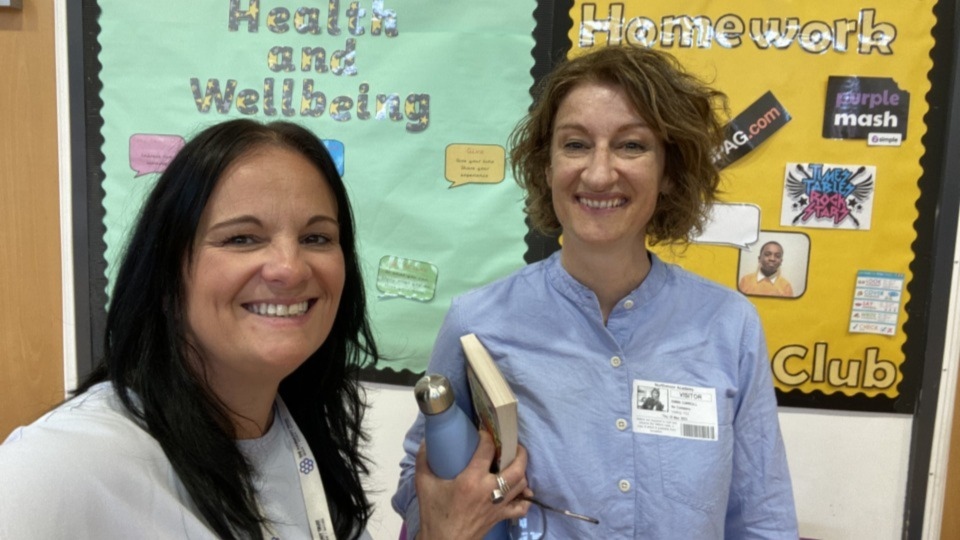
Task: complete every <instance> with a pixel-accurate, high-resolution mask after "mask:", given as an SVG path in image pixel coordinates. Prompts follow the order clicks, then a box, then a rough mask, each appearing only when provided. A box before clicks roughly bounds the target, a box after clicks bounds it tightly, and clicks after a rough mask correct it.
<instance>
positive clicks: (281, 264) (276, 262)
mask: <svg viewBox="0 0 960 540" xmlns="http://www.w3.org/2000/svg"><path fill="white" fill-rule="evenodd" d="M262 274H263V278H264V280H266V281H267V282H268V283H273V284H276V285H279V286H282V287H292V286H295V285H298V284H300V283H302V282H304V281H305V280H306V279H307V277H308V276H309V274H310V269H309V267H308V265H307V261H306V259H304V257H303V251H302V249H301V246H300V243H299V242H297V241H289V240H284V241H275V242H273V244H272V245H271V246H270V249H268V250H267V258H266V260H265V261H264V264H263V268H262Z"/></svg>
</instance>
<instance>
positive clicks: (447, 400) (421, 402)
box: [413, 373, 453, 415]
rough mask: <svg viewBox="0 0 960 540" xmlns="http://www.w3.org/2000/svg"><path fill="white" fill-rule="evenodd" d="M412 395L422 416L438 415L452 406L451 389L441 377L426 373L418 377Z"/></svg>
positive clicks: (447, 382) (447, 381) (448, 383)
mask: <svg viewBox="0 0 960 540" xmlns="http://www.w3.org/2000/svg"><path fill="white" fill-rule="evenodd" d="M413 394H414V395H415V396H416V398H417V405H418V406H419V407H420V412H422V413H423V414H430V415H432V414H440V413H442V412H443V411H445V410H447V409H449V408H450V406H451V405H453V388H451V387H450V381H449V380H447V378H446V377H444V376H443V375H438V374H435V373H434V374H431V373H428V374H426V375H424V376H423V377H420V380H419V381H417V384H416V385H415V386H414V387H413Z"/></svg>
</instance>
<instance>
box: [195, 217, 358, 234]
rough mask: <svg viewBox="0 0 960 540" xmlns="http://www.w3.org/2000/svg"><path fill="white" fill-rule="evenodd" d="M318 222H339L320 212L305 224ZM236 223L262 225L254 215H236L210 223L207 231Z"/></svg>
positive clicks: (335, 223) (338, 223)
mask: <svg viewBox="0 0 960 540" xmlns="http://www.w3.org/2000/svg"><path fill="white" fill-rule="evenodd" d="M320 222H329V223H333V224H334V225H336V226H338V227H339V226H340V222H339V221H337V220H336V219H334V218H332V217H330V216H325V215H320V214H318V215H315V216H313V217H311V218H310V219H308V220H307V224H306V226H307V227H309V226H310V225H314V224H316V223H320ZM236 225H256V226H258V227H262V226H263V222H262V221H260V219H258V218H257V217H256V216H251V215H243V216H237V217H235V218H230V219H227V220H224V221H220V222H218V223H215V224H213V225H211V226H210V228H209V229H207V231H208V232H212V231H216V230H219V229H225V228H228V227H233V226H236Z"/></svg>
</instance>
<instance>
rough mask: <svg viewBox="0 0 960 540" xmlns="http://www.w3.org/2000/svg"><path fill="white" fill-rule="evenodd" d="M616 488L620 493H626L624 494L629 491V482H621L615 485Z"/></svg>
mask: <svg viewBox="0 0 960 540" xmlns="http://www.w3.org/2000/svg"><path fill="white" fill-rule="evenodd" d="M617 487H619V488H620V491H621V492H623V493H626V492H628V491H630V481H629V480H621V481H620V482H619V483H617Z"/></svg>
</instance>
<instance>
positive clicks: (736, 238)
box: [692, 203, 760, 249]
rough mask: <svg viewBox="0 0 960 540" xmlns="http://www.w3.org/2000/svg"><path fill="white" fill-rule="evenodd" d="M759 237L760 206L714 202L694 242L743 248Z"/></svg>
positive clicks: (753, 242)
mask: <svg viewBox="0 0 960 540" xmlns="http://www.w3.org/2000/svg"><path fill="white" fill-rule="evenodd" d="M759 239H760V207H759V206H757V205H755V204H747V203H716V204H714V205H713V206H712V207H711V208H710V210H709V212H708V214H707V221H706V223H704V225H703V233H702V234H701V235H700V236H698V237H696V238H693V240H692V241H693V242H694V243H696V244H721V245H729V246H735V247H738V248H740V249H745V248H746V247H747V246H749V245H750V244H755V243H756V242H757V241H758V240H759Z"/></svg>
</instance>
